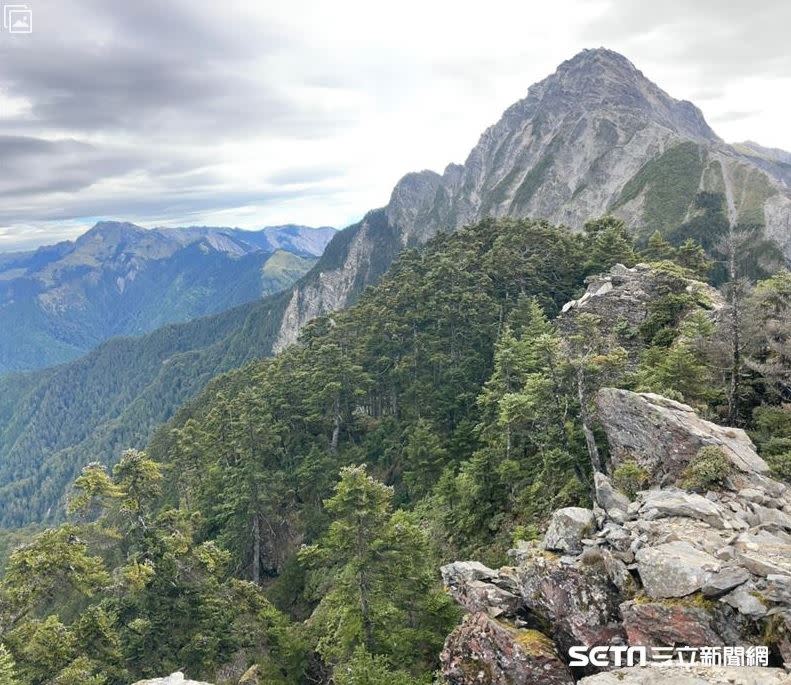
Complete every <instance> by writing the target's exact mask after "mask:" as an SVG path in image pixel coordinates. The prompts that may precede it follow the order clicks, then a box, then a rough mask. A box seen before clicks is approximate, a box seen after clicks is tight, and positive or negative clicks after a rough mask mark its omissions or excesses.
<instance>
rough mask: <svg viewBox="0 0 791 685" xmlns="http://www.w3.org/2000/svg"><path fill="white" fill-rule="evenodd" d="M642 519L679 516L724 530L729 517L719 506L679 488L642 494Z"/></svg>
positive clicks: (649, 491)
mask: <svg viewBox="0 0 791 685" xmlns="http://www.w3.org/2000/svg"><path fill="white" fill-rule="evenodd" d="M642 502H643V506H642V508H641V509H640V513H641V514H642V517H643V518H644V519H647V520H651V519H655V518H659V517H663V516H680V517H684V518H692V519H697V520H699V521H704V522H705V523H708V524H709V525H710V526H712V527H713V528H725V527H726V522H727V520H728V519H729V518H731V517H730V516H728V514H727V512H725V511H724V510H723V509H722V508H721V507H720V506H718V505H717V504H716V503H714V502H712V501H711V500H709V499H706V498H705V497H702V496H701V495H698V494H695V493H694V492H686V491H684V490H680V489H679V488H672V487H671V488H665V489H663V490H648V491H646V492H643V493H642Z"/></svg>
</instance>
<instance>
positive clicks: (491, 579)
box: [440, 561, 522, 618]
mask: <svg viewBox="0 0 791 685" xmlns="http://www.w3.org/2000/svg"><path fill="white" fill-rule="evenodd" d="M440 570H441V573H442V580H443V582H444V583H445V587H447V588H448V590H449V591H450V593H451V594H452V595H453V598H454V599H455V600H456V601H457V602H458V603H459V604H460V605H461V606H463V607H464V608H465V609H466V610H467V611H469V612H471V613H475V612H478V611H484V612H486V613H487V614H488V615H489V616H490V617H492V618H497V617H499V616H503V617H513V616H516V614H517V612H518V611H519V609H520V607H521V606H522V598H521V597H520V596H519V594H518V593H519V587H518V585H517V583H516V581H515V579H513V578H511V577H509V576H508V575H507V574H505V573H503V574H501V573H500V572H498V571H495V570H493V569H490V568H488V567H487V566H484V565H483V564H481V563H479V562H477V561H455V562H453V563H452V564H448V565H447V566H443V567H442V568H441V569H440Z"/></svg>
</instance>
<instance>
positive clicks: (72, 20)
mask: <svg viewBox="0 0 791 685" xmlns="http://www.w3.org/2000/svg"><path fill="white" fill-rule="evenodd" d="M8 1H9V0H6V2H8ZM14 4H15V5H27V7H28V8H29V9H30V11H31V13H32V19H33V21H32V33H30V34H11V33H10V32H9V31H8V30H7V29H5V28H3V30H2V31H0V251H8V250H16V249H28V248H30V247H32V246H35V245H41V244H48V243H53V242H57V241H58V240H64V239H71V238H74V237H76V236H77V235H79V234H80V233H82V232H83V231H85V230H87V229H88V228H89V227H90V226H91V225H92V224H93V223H95V222H96V221H98V220H101V219H118V220H128V221H133V222H135V223H138V224H140V225H143V226H179V225H214V226H238V227H242V228H260V227H263V226H266V225H275V224H282V223H300V224H307V225H332V226H336V227H338V228H342V227H344V226H346V225H348V224H350V223H352V222H354V221H356V220H358V219H359V218H360V217H361V216H362V215H363V214H364V213H365V212H366V211H367V210H369V209H372V208H374V207H379V206H382V205H384V204H386V203H387V201H388V198H389V194H390V191H391V189H392V188H393V186H394V184H395V183H396V182H397V181H398V179H399V178H400V177H401V176H403V175H404V174H405V173H407V172H409V171H416V170H421V169H434V170H436V171H442V169H444V167H445V166H446V165H447V164H448V163H449V162H463V161H464V159H465V158H466V156H467V154H468V152H469V151H470V149H471V148H472V147H473V145H474V144H475V143H476V141H477V139H478V137H479V136H480V134H481V133H482V132H483V130H484V129H485V128H486V127H487V126H488V125H490V124H492V123H494V122H495V121H496V120H497V119H498V118H499V116H500V114H501V113H502V112H503V110H505V109H506V107H508V106H509V105H510V104H511V103H513V102H515V101H516V100H519V99H520V98H522V97H524V96H525V95H526V93H527V89H528V87H529V86H530V85H531V84H532V83H534V82H536V81H538V80H540V79H542V78H544V77H545V76H547V75H548V74H550V73H551V72H553V71H554V69H555V67H556V66H557V65H558V64H559V63H560V62H562V61H563V60H565V59H568V58H570V57H572V56H573V55H574V54H576V53H577V52H579V51H580V50H582V49H583V48H593V47H600V46H604V47H608V48H611V49H613V50H617V51H618V52H621V53H623V54H624V55H626V56H627V57H628V58H629V59H630V60H631V61H632V62H634V64H635V65H636V66H637V67H638V68H639V69H641V70H642V71H643V73H644V74H645V75H646V76H648V77H649V78H650V79H651V80H653V81H655V82H656V83H658V84H659V85H660V86H661V87H662V88H663V89H665V90H666V91H667V92H669V93H670V94H671V95H672V96H673V97H676V98H678V99H687V100H691V101H693V102H694V103H695V104H697V105H698V106H699V107H700V108H701V109H702V110H703V113H704V115H705V116H706V118H707V120H708V122H709V123H710V124H711V126H712V127H713V128H714V130H715V131H716V132H717V133H718V134H719V135H720V136H721V137H722V138H724V139H725V140H726V141H729V142H736V141H741V140H746V139H750V140H755V141H757V142H759V143H761V144H762V145H765V146H768V147H779V148H783V149H786V150H791V126H788V123H787V122H788V115H789V111H790V110H791V48H789V47H788V45H789V44H788V38H787V31H788V27H789V26H791V2H788V0H751V2H743V1H742V0H697V1H696V2H690V1H689V0H663V2H661V3H655V2H650V3H649V2H645V1H643V0H553V2H551V3H546V2H536V1H534V0H518V1H511V0H509V1H507V2H506V1H501V0H488V1H487V2H485V3H481V2H475V3H471V2H469V3H468V2H466V1H460V0H455V1H453V2H447V1H445V0H420V1H413V0H400V1H399V2H397V3H381V2H371V1H370V0H366V1H365V2H358V1H356V0H354V1H348V2H347V1H344V0H333V2H327V1H326V0H289V2H287V3H286V2H273V1H272V0H249V1H248V2H242V1H234V0H224V1H223V2H216V1H215V0H210V1H203V0H160V1H159V2H153V1H150V0H134V1H131V0H31V2H28V3H25V2H24V1H23V0H14Z"/></svg>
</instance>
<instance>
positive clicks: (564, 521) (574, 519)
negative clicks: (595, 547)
mask: <svg viewBox="0 0 791 685" xmlns="http://www.w3.org/2000/svg"><path fill="white" fill-rule="evenodd" d="M595 530H596V516H595V515H594V513H593V512H592V511H591V510H590V509H583V508H582V507H565V508H564V509H558V510H557V511H556V512H555V513H554V514H552V518H551V519H550V521H549V527H548V528H547V532H546V534H545V535H544V549H548V550H553V551H558V552H581V551H582V540H583V539H584V538H587V537H590V536H591V535H592V534H593V533H594V531H595Z"/></svg>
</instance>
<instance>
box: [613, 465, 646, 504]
mask: <svg viewBox="0 0 791 685" xmlns="http://www.w3.org/2000/svg"><path fill="white" fill-rule="evenodd" d="M612 482H613V485H615V487H616V488H618V489H619V490H620V491H621V492H623V493H624V494H625V495H626V496H627V497H628V498H629V499H634V497H635V495H636V494H637V492H638V491H639V490H643V489H644V488H645V486H646V485H648V471H646V470H645V469H644V468H643V467H642V466H640V465H639V464H638V463H637V462H636V461H631V460H630V461H625V462H624V463H623V464H621V465H620V466H619V467H618V468H617V469H615V471H613V474H612Z"/></svg>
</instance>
